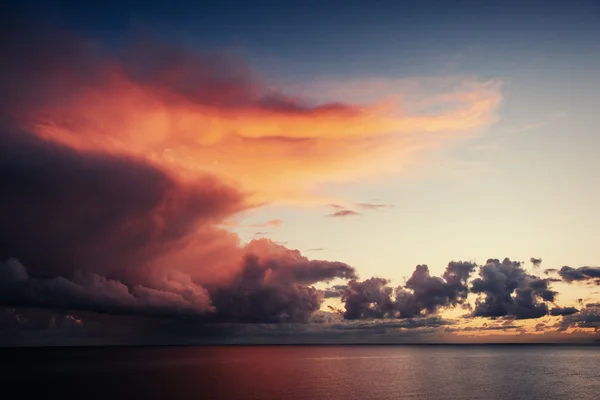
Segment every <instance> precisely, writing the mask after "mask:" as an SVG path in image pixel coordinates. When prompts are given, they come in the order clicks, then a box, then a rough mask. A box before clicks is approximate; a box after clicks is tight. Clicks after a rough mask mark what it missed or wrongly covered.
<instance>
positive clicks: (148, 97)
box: [20, 46, 501, 202]
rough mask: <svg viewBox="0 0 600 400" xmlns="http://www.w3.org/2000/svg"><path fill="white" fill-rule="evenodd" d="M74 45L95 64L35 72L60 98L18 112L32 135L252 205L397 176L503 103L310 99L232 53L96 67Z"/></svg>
mask: <svg viewBox="0 0 600 400" xmlns="http://www.w3.org/2000/svg"><path fill="white" fill-rule="evenodd" d="M75 47H76V48H75V50H77V51H79V53H77V56H78V57H79V58H82V59H84V60H88V61H89V59H93V61H94V65H93V67H92V71H91V72H90V73H89V76H90V78H89V79H86V78H85V74H84V73H83V72H80V71H79V72H77V73H76V75H75V76H76V78H72V77H71V74H70V72H71V69H73V68H75V67H76V66H80V64H82V62H81V61H78V62H73V65H74V66H72V65H62V64H60V63H58V64H57V63H54V64H52V65H51V66H50V68H47V70H40V71H39V73H40V74H42V75H44V74H45V76H47V78H48V80H49V83H48V84H47V85H46V86H45V87H46V88H47V92H49V93H50V94H52V92H53V91H54V92H60V100H61V101H60V102H54V101H51V100H52V99H53V97H52V96H49V100H48V101H41V102H39V105H38V107H37V108H32V107H29V108H28V109H27V110H26V113H25V114H24V115H23V114H22V113H21V114H20V116H21V117H22V118H24V119H25V120H26V122H27V126H28V127H29V129H31V130H33V131H35V132H36V133H37V134H38V135H39V136H41V137H43V138H46V139H51V140H53V141H58V142H60V143H63V144H66V145H68V146H70V147H73V148H75V149H79V150H81V149H85V150H90V149H91V150H102V151H105V152H110V153H118V154H128V155H134V156H136V157H140V156H141V157H143V158H146V159H148V160H150V161H152V162H154V163H157V164H159V165H161V166H163V167H164V168H167V169H169V170H170V171H171V172H174V173H176V174H177V175H178V176H179V177H180V178H181V179H183V180H186V179H193V178H194V177H196V176H197V175H198V174H199V173H201V172H212V173H215V174H217V175H219V176H220V177H221V178H222V179H224V180H227V181H228V182H235V183H236V184H239V185H241V188H242V189H243V190H244V191H246V192H249V193H252V194H253V195H254V199H255V200H256V201H259V202H262V201H272V200H288V201H302V200H306V199H307V197H310V196H308V193H309V191H310V189H311V188H313V187H314V186H316V185H318V184H322V183H326V182H332V181H340V180H348V179H357V178H360V177H365V176H373V175H376V174H378V173H382V172H390V171H397V170H400V169H402V168H404V167H405V166H406V165H408V164H409V163H411V161H412V160H413V159H414V158H415V157H416V156H418V154H419V152H420V151H422V150H423V149H426V148H432V147H437V146H441V145H443V144H444V143H446V142H448V141H450V140H455V139H457V138H461V137H464V136H465V135H468V134H470V133H472V132H473V131H475V130H477V129H478V128H482V127H484V126H486V125H489V124H490V123H492V122H493V121H494V120H495V111H496V108H497V107H498V104H499V102H500V99H501V96H500V92H499V86H498V85H497V84H496V83H494V82H491V83H490V82H478V81H476V80H469V81H468V82H467V83H465V81H461V82H459V83H460V84H459V85H458V86H449V85H445V86H443V87H442V89H441V90H443V91H444V92H443V93H436V92H435V91H433V93H434V94H432V95H431V96H430V98H429V100H428V101H427V102H426V103H427V107H426V109H420V110H419V109H415V108H414V107H412V106H411V105H410V104H408V105H407V104H404V103H405V99H403V98H402V94H401V93H396V94H394V95H393V96H391V95H390V96H385V97H383V98H380V99H378V100H376V101H374V102H371V103H368V104H358V103H346V102H344V101H345V99H344V98H340V99H337V100H338V101H337V102H325V103H315V102H314V101H310V98H308V97H310V96H294V95H287V94H283V93H281V92H280V91H275V90H272V89H270V88H269V87H268V85H266V84H265V83H263V82H262V81H261V80H260V79H259V78H258V77H257V76H256V75H255V74H253V73H252V72H250V71H248V70H247V69H246V68H244V67H243V64H242V63H240V62H239V60H235V59H232V58H231V57H226V56H222V55H218V56H208V57H207V56H198V55H195V54H191V53H188V52H184V51H181V50H172V49H165V48H161V47H159V46H140V47H139V48H134V49H132V51H131V53H132V54H134V56H129V57H121V58H117V57H115V58H111V59H106V60H105V59H101V60H100V61H98V60H97V58H94V57H92V55H90V54H88V53H86V52H85V51H83V50H81V49H80V48H79V47H77V46H75ZM75 50H73V51H75ZM67 53H69V52H67ZM69 54H70V53H69ZM83 64H85V65H88V64H89V63H88V64H86V63H83ZM74 74H75V72H74ZM40 79H42V78H40V77H37V78H36V83H37V84H38V85H39V82H40ZM430 92H431V90H430ZM340 101H342V102H343V103H342V102H340ZM401 102H404V103H403V104H402V107H400V106H399V105H400V104H401ZM411 107H412V108H411ZM431 109H436V110H437V111H435V112H431V111H430V110H431Z"/></svg>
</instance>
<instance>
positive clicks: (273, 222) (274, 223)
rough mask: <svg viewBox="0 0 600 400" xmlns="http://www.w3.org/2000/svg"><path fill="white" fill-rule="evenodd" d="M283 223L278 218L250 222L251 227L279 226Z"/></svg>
mask: <svg viewBox="0 0 600 400" xmlns="http://www.w3.org/2000/svg"><path fill="white" fill-rule="evenodd" d="M282 225H283V221H282V220H280V219H271V220H268V221H266V222H263V223H258V224H252V225H250V227H251V228H279V227H280V226H282Z"/></svg>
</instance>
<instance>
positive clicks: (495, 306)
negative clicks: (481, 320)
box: [471, 258, 556, 319]
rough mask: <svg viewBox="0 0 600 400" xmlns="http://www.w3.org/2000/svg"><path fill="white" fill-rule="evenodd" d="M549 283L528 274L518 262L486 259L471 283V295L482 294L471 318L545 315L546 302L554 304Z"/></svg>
mask: <svg viewBox="0 0 600 400" xmlns="http://www.w3.org/2000/svg"><path fill="white" fill-rule="evenodd" d="M549 284H550V282H549V281H548V280H547V279H541V278H538V277H536V276H534V275H530V274H528V273H527V272H526V271H525V270H524V269H523V267H522V266H521V263H520V262H518V261H511V260H510V259H508V258H505V259H504V260H503V261H502V262H500V261H499V260H497V259H489V260H487V262H486V264H485V265H483V266H482V267H481V268H480V270H479V278H476V279H474V280H473V282H472V285H471V292H473V293H475V294H481V295H482V296H483V297H482V298H479V299H478V300H477V301H476V303H475V310H474V311H473V316H476V317H512V318H516V319H529V318H539V317H543V316H544V315H547V314H548V306H547V304H546V302H553V301H554V298H555V295H556V292H554V291H552V290H550V289H549Z"/></svg>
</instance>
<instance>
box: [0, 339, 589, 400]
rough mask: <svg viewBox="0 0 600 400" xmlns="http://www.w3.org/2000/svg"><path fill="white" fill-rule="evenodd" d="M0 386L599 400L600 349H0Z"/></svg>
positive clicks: (33, 390) (49, 390) (120, 394)
mask: <svg viewBox="0 0 600 400" xmlns="http://www.w3.org/2000/svg"><path fill="white" fill-rule="evenodd" d="M0 382H1V384H2V387H3V392H4V393H5V394H6V393H13V395H12V397H10V396H9V397H6V398H7V399H8V398H15V399H17V398H27V396H28V395H32V394H38V395H39V394H44V395H46V396H52V397H53V398H62V399H71V398H72V399H75V398H76V399H89V398H95V399H96V398H102V399H136V398H165V399H184V398H185V399H188V398H189V399H199V400H201V399H227V400H229V399H244V400H250V399H265V400H270V399H283V400H285V399H343V400H349V399H368V400H377V399H457V400H458V399H460V400H462V399H465V400H466V399H469V400H472V399H485V400H491V399H507V400H509V399H510V400H515V399H527V400H535V399H543V400H548V399H589V400H598V399H600V346H597V347H552V346H414V347H412V346H346V347H344V346H339V347H336V346H331V347H328V346H315V347H310V346H299V347H293V346H290V347H286V346H275V347H171V348H168V347H165V348H70V349H68V348H67V349H65V348H62V349H60V348H55V349H0ZM9 388H12V390H11V391H9Z"/></svg>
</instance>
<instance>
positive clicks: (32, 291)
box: [0, 259, 214, 317]
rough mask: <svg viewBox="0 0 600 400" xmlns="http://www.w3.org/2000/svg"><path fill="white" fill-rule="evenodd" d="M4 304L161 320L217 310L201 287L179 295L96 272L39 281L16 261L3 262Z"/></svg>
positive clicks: (0, 291) (0, 269) (0, 270)
mask: <svg viewBox="0 0 600 400" xmlns="http://www.w3.org/2000/svg"><path fill="white" fill-rule="evenodd" d="M0 304H2V305H5V306H11V307H36V308H49V309H64V310H84V311H93V312H98V313H105V314H130V315H131V314H132V315H148V316H160V317H165V316H167V317H177V316H202V315H206V314H209V313H211V312H213V311H214V307H212V305H211V301H210V297H209V294H208V292H207V291H206V290H205V289H204V288H202V287H200V286H197V285H193V284H192V285H190V286H188V288H187V290H186V291H183V292H180V293H177V292H174V291H167V290H159V289H154V288H149V287H145V286H141V285H135V286H131V287H128V286H127V285H125V284H123V283H122V282H119V281H116V280H112V279H107V278H105V277H102V276H99V275H96V274H94V273H80V274H76V275H75V277H74V278H73V279H72V280H69V279H65V278H63V277H61V276H57V277H54V278H48V279H36V278H32V277H30V276H29V273H28V272H27V270H26V268H25V267H24V266H23V265H22V264H21V263H20V262H19V261H18V260H16V259H9V260H7V261H5V262H4V263H0Z"/></svg>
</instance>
